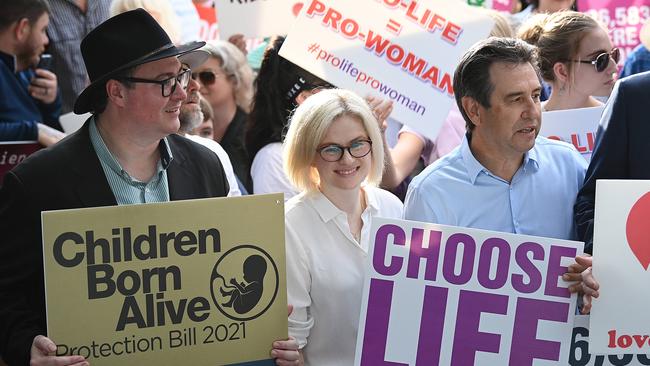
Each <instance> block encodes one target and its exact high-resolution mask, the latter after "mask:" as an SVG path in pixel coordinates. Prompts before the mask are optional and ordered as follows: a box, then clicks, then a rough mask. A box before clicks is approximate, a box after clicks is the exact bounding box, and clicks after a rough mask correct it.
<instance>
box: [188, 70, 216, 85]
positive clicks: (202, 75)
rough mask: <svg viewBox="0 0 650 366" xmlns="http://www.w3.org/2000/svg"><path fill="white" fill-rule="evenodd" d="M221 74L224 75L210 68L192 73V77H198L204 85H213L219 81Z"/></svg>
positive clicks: (194, 78)
mask: <svg viewBox="0 0 650 366" xmlns="http://www.w3.org/2000/svg"><path fill="white" fill-rule="evenodd" d="M221 76H223V74H217V73H216V72H214V71H209V70H206V71H200V72H193V73H192V79H193V80H196V79H198V80H199V81H200V82H201V84H203V85H212V84H214V82H215V81H217V78H220V77H221Z"/></svg>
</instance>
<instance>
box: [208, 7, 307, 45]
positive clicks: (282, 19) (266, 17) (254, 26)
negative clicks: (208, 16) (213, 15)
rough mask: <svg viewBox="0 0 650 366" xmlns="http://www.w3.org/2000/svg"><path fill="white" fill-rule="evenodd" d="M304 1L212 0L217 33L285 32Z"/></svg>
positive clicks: (252, 33)
mask: <svg viewBox="0 0 650 366" xmlns="http://www.w3.org/2000/svg"><path fill="white" fill-rule="evenodd" d="M307 2H308V0H304V1H297V0H265V1H259V0H257V1H256V0H216V5H217V17H218V18H219V29H220V31H219V33H221V36H222V38H224V39H227V38H228V37H230V36H231V35H233V34H237V33H241V34H243V35H245V36H247V37H268V36H274V35H277V34H287V33H288V32H289V30H290V29H291V26H292V25H293V23H294V21H295V20H296V16H297V15H298V13H299V12H300V10H301V9H302V7H303V5H304V4H305V3H307Z"/></svg>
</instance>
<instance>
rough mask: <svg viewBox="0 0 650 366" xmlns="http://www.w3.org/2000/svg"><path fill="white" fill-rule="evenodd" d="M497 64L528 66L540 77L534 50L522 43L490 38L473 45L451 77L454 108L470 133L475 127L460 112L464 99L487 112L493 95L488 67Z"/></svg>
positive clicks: (514, 40) (520, 41) (535, 50)
mask: <svg viewBox="0 0 650 366" xmlns="http://www.w3.org/2000/svg"><path fill="white" fill-rule="evenodd" d="M496 62H502V63H507V64H513V65H518V64H524V63H528V64H530V65H531V66H532V67H533V69H534V70H535V73H536V74H537V76H538V77H539V75H540V73H539V68H538V66H537V65H538V63H537V49H536V48H535V46H531V45H530V44H528V43H526V42H524V41H522V40H519V39H515V38H498V37H490V38H488V39H485V40H482V41H480V42H478V43H476V44H475V45H473V46H472V47H471V48H470V49H469V50H468V51H467V52H466V53H465V54H464V55H463V57H462V59H461V60H460V63H459V64H458V67H457V68H456V72H455V73H454V96H455V98H456V104H458V109H460V113H461V114H462V115H463V118H464V119H465V123H466V124H467V131H468V132H470V133H471V131H472V130H473V129H474V124H473V123H472V121H471V120H470V119H469V117H468V116H467V113H465V110H464V109H463V105H462V100H463V97H470V98H472V99H474V100H476V101H477V102H478V103H479V104H480V105H482V106H483V107H485V108H490V97H491V96H492V92H493V91H494V84H493V83H492V80H490V66H492V64H494V63H496Z"/></svg>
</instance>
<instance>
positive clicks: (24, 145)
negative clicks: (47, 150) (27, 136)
mask: <svg viewBox="0 0 650 366" xmlns="http://www.w3.org/2000/svg"><path fill="white" fill-rule="evenodd" d="M40 149H41V145H40V144H39V143H38V142H34V141H15V142H14V141H12V142H0V186H2V180H3V178H4V176H5V174H7V172H9V171H10V170H11V169H13V168H14V167H15V166H16V165H18V164H20V163H21V162H22V161H23V160H25V159H26V158H27V157H28V156H29V155H31V154H33V153H34V152H36V151H37V150H40Z"/></svg>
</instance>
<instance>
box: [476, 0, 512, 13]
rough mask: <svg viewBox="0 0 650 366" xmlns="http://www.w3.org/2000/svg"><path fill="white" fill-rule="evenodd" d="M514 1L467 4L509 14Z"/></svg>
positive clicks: (488, 1) (492, 0) (491, 0)
mask: <svg viewBox="0 0 650 366" xmlns="http://www.w3.org/2000/svg"><path fill="white" fill-rule="evenodd" d="M515 2H516V0H467V4H469V5H473V6H482V7H484V8H489V9H494V10H498V11H504V12H506V13H510V12H511V11H512V8H514V6H515Z"/></svg>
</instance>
